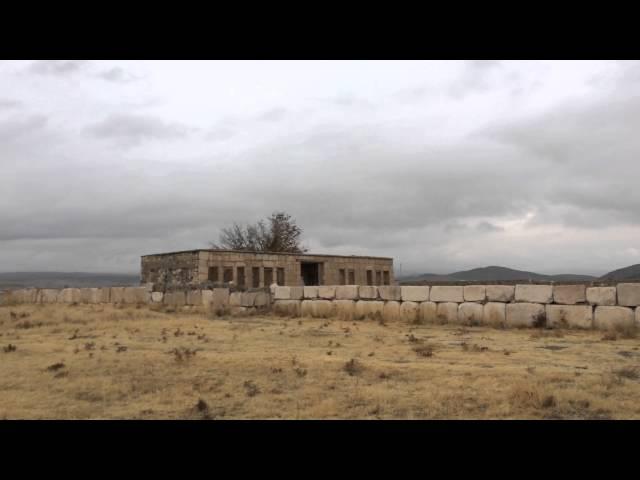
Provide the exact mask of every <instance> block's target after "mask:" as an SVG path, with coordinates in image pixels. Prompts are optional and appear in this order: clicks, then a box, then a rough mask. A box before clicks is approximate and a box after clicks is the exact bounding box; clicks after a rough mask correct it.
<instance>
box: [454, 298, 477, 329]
mask: <svg viewBox="0 0 640 480" xmlns="http://www.w3.org/2000/svg"><path fill="white" fill-rule="evenodd" d="M458 323H461V324H462V325H480V324H481V323H482V304H481V303H476V302H464V303H461V304H460V306H458Z"/></svg>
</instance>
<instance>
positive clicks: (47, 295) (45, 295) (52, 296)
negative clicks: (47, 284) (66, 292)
mask: <svg viewBox="0 0 640 480" xmlns="http://www.w3.org/2000/svg"><path fill="white" fill-rule="evenodd" d="M61 291H62V290H56V289H53V288H43V289H42V290H40V295H39V303H57V302H58V301H59V298H60V293H61Z"/></svg>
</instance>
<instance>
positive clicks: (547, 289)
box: [507, 285, 553, 316]
mask: <svg viewBox="0 0 640 480" xmlns="http://www.w3.org/2000/svg"><path fill="white" fill-rule="evenodd" d="M515 298H516V302H524V303H551V302H553V287H552V286H551V285H516V297H515ZM507 316H508V315H507Z"/></svg>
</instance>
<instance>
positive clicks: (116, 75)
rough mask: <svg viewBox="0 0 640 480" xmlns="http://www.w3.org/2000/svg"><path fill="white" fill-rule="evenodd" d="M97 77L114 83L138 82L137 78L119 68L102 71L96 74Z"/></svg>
mask: <svg viewBox="0 0 640 480" xmlns="http://www.w3.org/2000/svg"><path fill="white" fill-rule="evenodd" d="M98 77H100V78H102V79H103V80H107V81H109V82H114V83H129V82H133V81H136V80H138V77H136V76H134V75H132V74H131V73H129V72H127V71H126V70H124V69H123V68H121V67H114V68H110V69H109V70H103V71H102V72H100V73H99V74H98Z"/></svg>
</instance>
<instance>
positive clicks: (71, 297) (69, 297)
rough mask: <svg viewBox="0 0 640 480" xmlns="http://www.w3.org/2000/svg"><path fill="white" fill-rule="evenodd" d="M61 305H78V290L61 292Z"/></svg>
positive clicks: (68, 289) (66, 289)
mask: <svg viewBox="0 0 640 480" xmlns="http://www.w3.org/2000/svg"><path fill="white" fill-rule="evenodd" d="M62 302H63V303H80V289H79V288H65V289H63V290H62Z"/></svg>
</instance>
